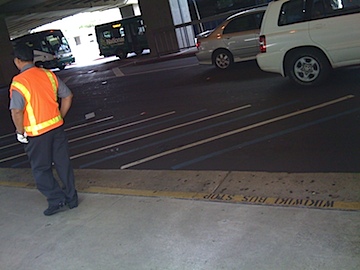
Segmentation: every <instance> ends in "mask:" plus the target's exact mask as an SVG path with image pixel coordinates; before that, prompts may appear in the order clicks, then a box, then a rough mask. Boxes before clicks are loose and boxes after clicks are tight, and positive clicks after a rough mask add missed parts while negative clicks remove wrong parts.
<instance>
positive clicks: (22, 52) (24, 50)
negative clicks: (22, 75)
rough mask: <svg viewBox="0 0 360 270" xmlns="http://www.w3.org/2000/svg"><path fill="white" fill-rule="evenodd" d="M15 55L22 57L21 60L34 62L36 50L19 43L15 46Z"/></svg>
mask: <svg viewBox="0 0 360 270" xmlns="http://www.w3.org/2000/svg"><path fill="white" fill-rule="evenodd" d="M14 57H16V58H18V59H20V60H21V61H27V62H33V61H34V51H33V49H32V48H30V47H29V46H27V45H26V44H22V43H19V44H16V45H15V47H14Z"/></svg>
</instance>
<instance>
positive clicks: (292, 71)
mask: <svg viewBox="0 0 360 270" xmlns="http://www.w3.org/2000/svg"><path fill="white" fill-rule="evenodd" d="M260 51H261V53H260V54H258V55H257V57H256V59H257V62H258V65H259V66H260V68H261V69H262V70H264V71H269V72H275V73H280V74H281V75H282V76H289V77H290V78H291V79H292V80H293V81H295V82H296V83H298V84H301V85H309V86H310V85H318V84H319V83H321V82H322V81H324V79H326V77H327V76H328V74H329V72H330V71H331V70H332V68H339V67H344V66H350V65H358V64H360V0H279V1H274V2H271V3H270V4H269V6H268V8H267V10H266V12H265V15H264V18H263V22H262V25H261V30H260Z"/></svg>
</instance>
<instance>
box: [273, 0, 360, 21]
mask: <svg viewBox="0 0 360 270" xmlns="http://www.w3.org/2000/svg"><path fill="white" fill-rule="evenodd" d="M310 8H311V17H310V16H309V15H310V14H309V15H307V14H308V13H310V12H307V11H308V9H310ZM358 12H360V0H291V1H289V2H286V3H284V4H283V5H282V7H281V11H280V16H279V21H278V25H279V26H282V25H288V24H293V23H299V22H303V21H306V20H315V19H321V18H326V17H333V16H339V15H343V14H350V13H358Z"/></svg>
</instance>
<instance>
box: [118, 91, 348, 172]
mask: <svg viewBox="0 0 360 270" xmlns="http://www.w3.org/2000/svg"><path fill="white" fill-rule="evenodd" d="M351 98H354V95H348V96H344V97H342V98H338V99H335V100H332V101H329V102H325V103H321V104H319V105H315V106H312V107H309V108H306V109H303V110H299V111H296V112H292V113H289V114H285V115H281V116H278V117H275V118H271V119H268V120H265V121H261V122H259V123H255V124H252V125H249V126H246V127H243V128H239V129H236V130H232V131H229V132H226V133H222V134H219V135H217V136H213V137H210V138H207V139H204V140H200V141H197V142H194V143H191V144H188V145H184V146H181V147H177V148H174V149H171V150H168V151H164V152H162V153H159V154H156V155H152V156H149V157H146V158H143V159H140V160H137V161H134V162H131V163H128V164H125V165H122V166H121V167H120V169H128V168H130V167H134V166H136V165H139V164H142V163H145V162H148V161H151V160H154V159H157V158H160V157H163V156H167V155H170V154H173V153H176V152H180V151H182V150H185V149H189V148H192V147H196V146H199V145H203V144H205V143H208V142H212V141H215V140H218V139H221V138H224V137H228V136H231V135H234V134H238V133H241V132H244V131H247V130H250V129H254V128H257V127H261V126H265V125H267V124H271V123H274V122H278V121H280V120H284V119H287V118H290V117H293V116H297V115H300V114H304V113H307V112H311V111H314V110H317V109H321V108H324V107H327V106H330V105H333V104H336V103H339V102H342V101H345V100H348V99H351Z"/></svg>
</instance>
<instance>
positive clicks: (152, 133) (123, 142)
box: [70, 105, 251, 159]
mask: <svg viewBox="0 0 360 270" xmlns="http://www.w3.org/2000/svg"><path fill="white" fill-rule="evenodd" d="M250 107H251V105H245V106H242V107H238V108H235V109H231V110H228V111H225V112H221V113H217V114H214V115H210V116H207V117H204V118H201V119H197V120H194V121H190V122H186V123H183V124H180V125H176V126H172V127H169V128H165V129H161V130H158V131H154V132H151V133H147V134H144V135H141V136H138V137H134V138H130V139H127V140H125V141H121V142H117V143H114V144H110V145H107V146H104V147H100V148H97V149H93V150H90V151H87V152H84V153H80V154H78V155H74V156H71V157H70V158H71V159H75V158H79V157H83V156H87V155H90V154H94V153H97V152H100V151H103V150H107V149H110V148H113V147H116V146H119V145H124V144H127V143H130V142H134V141H137V140H140V139H144V138H148V137H151V136H154V135H158V134H161V133H164V132H167V131H170V130H174V129H178V128H181V127H185V126H189V125H192V124H195V123H198V122H202V121H205V120H209V119H211V118H215V117H219V116H222V115H225V114H229V113H232V112H235V111H239V110H243V109H247V108H250Z"/></svg>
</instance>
